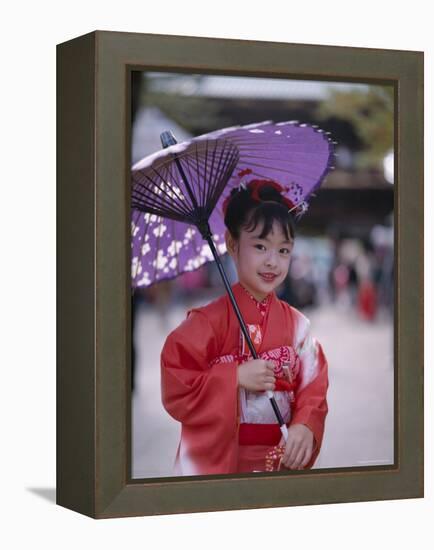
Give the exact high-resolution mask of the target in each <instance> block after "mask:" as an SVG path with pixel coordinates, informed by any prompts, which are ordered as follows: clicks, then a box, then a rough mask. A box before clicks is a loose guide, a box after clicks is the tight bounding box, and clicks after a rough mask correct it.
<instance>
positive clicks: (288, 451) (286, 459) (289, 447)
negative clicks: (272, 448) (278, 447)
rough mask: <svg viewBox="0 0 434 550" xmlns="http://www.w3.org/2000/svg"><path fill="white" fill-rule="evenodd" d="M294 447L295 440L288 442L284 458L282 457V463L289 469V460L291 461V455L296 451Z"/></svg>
mask: <svg viewBox="0 0 434 550" xmlns="http://www.w3.org/2000/svg"><path fill="white" fill-rule="evenodd" d="M294 446H295V443H294V441H293V440H290V439H289V440H288V441H287V442H286V448H285V452H284V454H283V457H282V463H283V464H284V465H285V466H286V467H287V468H288V467H289V466H288V465H289V459H290V456H291V453H292V451H293V449H294Z"/></svg>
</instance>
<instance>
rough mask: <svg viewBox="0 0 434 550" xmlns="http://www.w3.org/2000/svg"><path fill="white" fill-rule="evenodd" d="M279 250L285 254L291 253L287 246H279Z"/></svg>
mask: <svg viewBox="0 0 434 550" xmlns="http://www.w3.org/2000/svg"><path fill="white" fill-rule="evenodd" d="M280 252H283V253H284V254H285V255H286V254H290V253H291V251H290V250H289V248H281V250H280Z"/></svg>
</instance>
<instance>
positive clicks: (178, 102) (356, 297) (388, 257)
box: [131, 71, 394, 478]
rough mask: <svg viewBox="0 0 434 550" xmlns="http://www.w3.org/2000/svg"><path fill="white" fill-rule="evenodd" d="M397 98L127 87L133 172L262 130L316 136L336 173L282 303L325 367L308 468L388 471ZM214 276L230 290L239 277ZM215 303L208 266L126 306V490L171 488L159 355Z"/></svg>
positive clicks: (277, 88) (138, 82)
mask: <svg viewBox="0 0 434 550" xmlns="http://www.w3.org/2000/svg"><path fill="white" fill-rule="evenodd" d="M393 98H394V90H393V88H392V87H389V86H377V85H375V86H373V85H368V84H358V83H338V82H325V81H300V80H289V79H272V78H253V77H237V76H214V75H206V74H180V73H168V72H165V73H156V72H138V71H136V72H133V73H132V139H131V164H134V163H135V162H137V161H138V160H140V159H141V158H143V157H145V156H147V155H149V154H151V153H154V152H155V151H157V150H159V149H161V143H160V133H161V132H162V131H164V130H171V131H172V132H173V133H174V135H175V137H176V138H177V140H178V142H181V141H184V140H186V139H189V138H191V137H194V136H196V135H200V134H203V133H206V132H210V131H213V130H216V129H219V128H223V127H226V126H233V125H242V124H249V123H253V122H260V121H263V120H274V121H276V122H278V121H285V120H299V121H301V122H306V123H310V124H317V125H318V126H319V127H320V128H322V129H323V130H324V131H327V132H330V133H331V137H332V138H333V140H334V141H336V142H337V145H336V146H335V147H336V149H335V150H336V153H337V158H336V169H335V170H334V171H333V172H331V173H330V174H329V175H328V177H327V180H326V182H325V184H323V186H321V188H320V189H319V190H318V191H316V196H315V197H314V198H312V200H311V201H310V205H309V210H308V212H307V214H306V215H305V216H304V217H303V218H302V219H301V221H300V223H299V225H298V229H297V237H296V241H295V247H294V251H293V254H292V260H291V266H290V271H289V273H288V277H287V279H286V281H285V282H284V284H282V285H281V287H279V288H278V289H277V291H276V293H277V295H278V297H279V298H280V299H282V300H285V301H287V302H288V303H290V304H291V305H293V306H295V307H297V308H298V309H300V310H301V311H303V313H305V314H306V315H307V316H308V317H309V319H310V320H311V323H312V332H313V334H314V335H315V336H316V337H317V339H318V340H319V341H320V342H321V344H322V346H323V348H324V351H325V354H326V356H327V359H328V362H329V383H330V386H329V392H328V403H329V414H328V416H327V421H326V428H325V435H324V442H323V447H322V449H321V453H320V455H319V457H318V460H317V461H316V464H315V466H314V468H335V467H342V468H344V467H360V466H373V465H386V464H393V462H394V453H393V448H394V441H393V428H394V401H393V400H394V386H393V384H394V370H393V366H394V361H393V326H394V322H393V319H394V316H393V315H394V313H393V303H394V276H393V269H394V227H393V222H394V215H393V206H394V188H393V181H394V152H393V143H394V116H393V113H394V99H393ZM222 259H223V263H224V265H225V268H226V272H227V274H228V278H229V280H230V282H231V283H234V282H236V280H237V277H236V272H235V270H234V266H233V263H232V260H231V259H230V257H229V255H228V254H224V255H223V257H222ZM224 292H225V289H224V286H223V283H222V282H221V278H220V275H219V273H218V270H217V268H216V267H215V264H214V263H213V262H210V263H207V264H205V265H203V266H202V267H200V268H199V269H197V270H195V271H191V272H188V273H185V274H184V275H182V276H180V277H179V278H177V279H175V280H171V281H163V282H161V283H158V284H156V285H154V286H152V287H150V288H147V289H137V290H136V291H135V293H134V295H133V298H132V316H133V319H132V321H133V322H132V331H133V334H132V342H133V350H132V401H131V403H132V477H133V478H149V477H165V476H172V475H173V473H172V467H173V461H174V458H175V453H176V449H177V445H178V442H179V434H180V425H179V423H178V422H176V421H175V420H174V419H172V418H171V417H170V416H169V415H168V414H167V413H166V411H165V410H164V409H163V407H162V404H161V391H160V352H161V348H162V346H163V344H164V341H165V339H166V336H167V335H168V333H169V332H171V331H172V330H173V329H174V328H175V327H176V326H177V325H178V324H179V323H180V322H181V321H182V320H183V319H184V318H185V315H186V312H187V310H188V309H190V308H191V307H195V306H198V305H204V304H206V303H208V302H209V301H211V300H213V299H214V298H216V297H218V296H221V295H222V294H223V293H224Z"/></svg>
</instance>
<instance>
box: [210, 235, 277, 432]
mask: <svg viewBox="0 0 434 550" xmlns="http://www.w3.org/2000/svg"><path fill="white" fill-rule="evenodd" d="M207 226H208V231H204V232H203V233H202V237H203V238H204V239H205V240H206V241H207V242H208V244H209V247H210V248H211V252H212V254H213V256H214V259H215V261H216V263H217V267H218V269H219V271H220V275H221V277H222V279H223V283H224V285H225V287H226V291H227V293H228V295H229V299H230V300H231V302H232V306H233V308H234V311H235V314H236V316H237V318H238V322H239V323H240V327H241V330H242V332H243V334H244V338H245V339H246V342H247V345H248V346H249V349H250V352H251V354H252V356H253V358H254V359H258V354H257V353H256V349H255V346H254V345H253V342H252V340H251V338H250V334H249V332H248V330H247V327H246V324H245V322H244V319H243V317H242V315H241V312H240V309H239V307H238V304H237V302H236V300H235V296H234V293H233V292H232V288H231V285H230V283H229V280H228V278H227V276H226V273H225V270H224V268H223V265H222V262H221V260H220V256H219V255H218V254H217V250H216V247H215V244H214V241H213V240H212V234H211V230H210V228H209V225H208V224H207ZM267 397H268V398H269V399H270V403H271V406H272V407H273V411H274V414H275V415H276V418H277V421H278V423H279V427H280V431H281V432H282V435H283V437H284V438H285V441H286V440H287V439H288V428H287V427H286V424H285V422H284V421H283V417H282V413H281V412H280V409H279V407H278V405H277V403H276V400H275V399H274V394H273V392H272V391H267Z"/></svg>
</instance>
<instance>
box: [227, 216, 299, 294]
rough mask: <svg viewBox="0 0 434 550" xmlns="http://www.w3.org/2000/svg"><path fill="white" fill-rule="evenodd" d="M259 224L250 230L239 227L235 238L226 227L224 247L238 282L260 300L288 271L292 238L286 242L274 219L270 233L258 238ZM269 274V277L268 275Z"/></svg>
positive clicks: (282, 279) (259, 232) (276, 285)
mask: <svg viewBox="0 0 434 550" xmlns="http://www.w3.org/2000/svg"><path fill="white" fill-rule="evenodd" d="M262 227H263V224H258V226H257V227H256V229H255V230H254V231H250V232H249V231H246V230H245V229H241V233H240V238H239V239H238V240H237V241H236V240H234V239H233V238H232V236H231V234H230V233H229V231H228V230H226V233H225V238H226V247H227V249H228V252H229V254H230V255H231V257H232V259H233V260H234V263H235V266H236V269H237V273H238V279H239V282H240V283H241V284H242V285H243V286H244V287H245V288H246V289H247V290H248V291H249V292H250V293H251V294H252V295H253V296H254V297H255V298H256V299H257V300H258V301H262V300H263V299H264V298H265V297H266V296H267V295H268V294H269V293H270V292H272V291H273V290H274V289H275V288H277V287H278V286H279V285H280V284H281V283H282V282H283V281H284V279H285V277H286V275H287V274H288V269H289V261H290V256H291V252H292V248H293V245H294V241H293V240H290V241H288V240H287V239H286V237H285V234H284V233H283V232H282V229H281V227H280V224H278V223H276V222H274V224H273V226H272V229H271V231H270V233H269V234H268V235H267V236H266V237H264V238H263V239H260V238H259V235H260V234H261V231H262ZM271 275H273V276H271Z"/></svg>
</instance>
